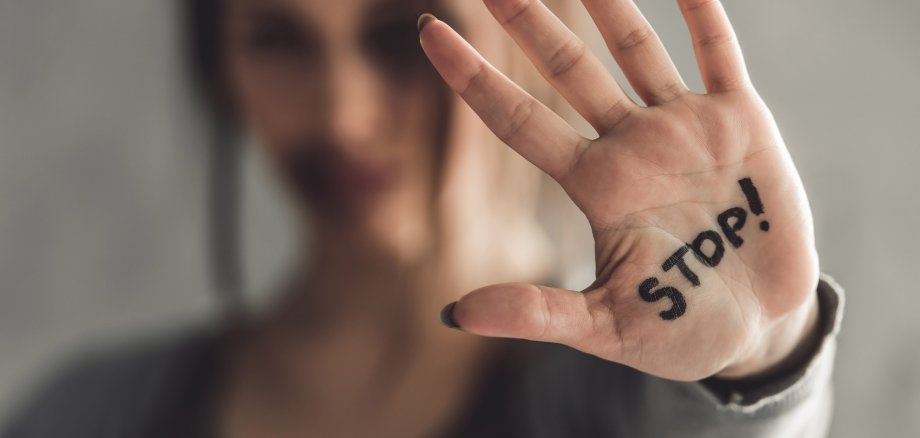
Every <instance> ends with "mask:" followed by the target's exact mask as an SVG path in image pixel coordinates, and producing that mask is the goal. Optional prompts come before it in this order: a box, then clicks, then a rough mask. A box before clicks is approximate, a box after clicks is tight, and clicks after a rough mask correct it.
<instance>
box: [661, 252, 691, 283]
mask: <svg viewBox="0 0 920 438" xmlns="http://www.w3.org/2000/svg"><path fill="white" fill-rule="evenodd" d="M689 251H690V250H689V249H688V248H687V247H686V246H682V247H680V249H678V250H677V251H675V252H674V254H671V257H668V259H667V260H665V261H664V264H662V265H661V269H664V271H665V272H667V271H670V270H671V268H673V267H674V266H677V269H679V270H680V273H681V274H684V277H686V278H687V280H688V281H690V283H691V284H693V285H694V286H699V285H700V278H699V277H697V276H696V273H695V272H693V271H691V270H690V267H689V266H687V263H685V262H684V255H685V254H687V252H689Z"/></svg>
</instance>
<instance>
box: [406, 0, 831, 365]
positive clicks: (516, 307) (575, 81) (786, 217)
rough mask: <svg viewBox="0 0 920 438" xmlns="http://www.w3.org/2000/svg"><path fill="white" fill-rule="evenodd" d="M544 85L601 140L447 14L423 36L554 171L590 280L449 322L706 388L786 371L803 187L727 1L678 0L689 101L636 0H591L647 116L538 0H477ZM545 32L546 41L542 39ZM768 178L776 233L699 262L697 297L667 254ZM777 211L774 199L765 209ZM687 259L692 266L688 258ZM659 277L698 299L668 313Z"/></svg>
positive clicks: (806, 280) (499, 300) (802, 286)
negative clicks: (714, 379) (589, 260)
mask: <svg viewBox="0 0 920 438" xmlns="http://www.w3.org/2000/svg"><path fill="white" fill-rule="evenodd" d="M485 3H486V5H487V6H488V7H489V9H490V10H491V11H492V13H493V15H494V16H495V18H496V20H497V21H498V22H499V23H502V25H503V26H504V27H505V29H506V30H507V31H508V33H509V34H510V35H511V36H512V38H514V39H515V41H516V42H517V44H518V45H519V46H520V47H521V49H522V50H523V51H524V52H525V53H527V55H528V56H529V57H530V59H531V60H532V62H533V63H534V65H535V66H536V67H537V69H538V70H540V72H541V73H542V74H543V76H544V77H545V78H546V79H547V80H548V81H549V82H550V83H551V84H552V85H553V86H554V87H555V88H556V89H557V90H558V91H559V92H560V93H561V94H562V95H563V96H564V97H565V98H566V100H567V101H568V102H569V103H570V104H572V107H573V108H575V109H576V110H577V111H578V112H579V113H580V114H581V115H582V116H583V117H584V118H585V119H586V120H587V121H588V122H589V123H591V125H592V126H593V127H594V128H595V129H596V130H597V132H598V133H599V135H598V137H597V138H595V139H586V138H583V137H581V136H580V135H578V134H577V133H576V132H575V130H574V129H573V128H572V127H570V126H569V125H568V124H567V123H566V122H565V121H563V120H562V119H561V118H560V117H559V116H557V115H556V114H554V113H553V112H551V111H550V110H548V109H547V108H546V107H545V106H543V105H542V104H540V103H539V102H538V101H536V100H535V99H533V98H532V97H531V96H529V95H527V94H526V93H524V92H523V91H521V90H520V89H519V88H517V87H516V86H515V85H514V84H513V83H511V82H510V81H508V80H507V79H506V78H505V77H504V76H502V75H501V73H500V72H498V71H497V70H496V69H494V68H493V67H491V66H490V65H489V64H488V62H487V61H485V60H484V59H483V58H482V57H481V56H479V55H478V54H477V53H476V51H475V50H474V49H473V48H472V47H471V46H469V45H468V44H467V43H465V42H464V41H463V39H462V38H461V37H460V36H459V35H457V34H456V33H454V32H453V31H452V30H451V28H450V27H449V26H448V25H447V24H445V23H444V22H441V21H432V22H429V23H428V24H427V25H426V26H425V27H424V29H423V30H422V32H421V41H422V45H423V47H424V48H425V51H426V53H427V54H428V57H429V58H430V59H431V61H432V63H433V64H434V65H435V67H436V68H437V69H438V71H439V72H440V74H441V75H442V77H443V78H444V80H445V81H446V82H447V83H448V84H449V85H450V87H451V88H452V89H454V90H455V91H457V92H458V93H459V94H460V96H461V97H463V99H464V100H465V101H466V102H467V103H468V104H469V105H470V107H471V108H472V109H473V110H474V111H476V112H477V114H479V116H480V117H481V118H482V120H483V122H485V124H486V125H488V126H489V127H490V129H492V131H493V132H495V134H496V135H497V136H498V137H499V138H501V139H502V140H503V141H505V143H507V144H508V146H510V147H511V148H513V149H514V150H516V151H517V152H518V153H520V154H521V155H522V156H524V157H525V158H526V159H527V160H529V161H530V162H532V163H533V164H534V165H535V166H537V167H539V168H540V169H542V170H543V171H544V172H546V173H547V174H549V175H550V176H551V177H553V178H554V179H555V180H556V181H557V182H558V183H559V184H560V185H561V186H562V188H563V189H564V190H565V191H566V192H567V193H568V194H569V196H570V197H571V198H572V200H573V201H574V202H575V204H576V205H578V207H579V208H580V209H581V210H582V212H584V214H585V216H586V217H587V219H588V222H589V223H590V224H591V228H592V231H593V233H594V239H595V254H596V259H595V260H596V263H597V274H598V275H597V281H595V283H594V284H593V285H592V286H591V287H589V288H588V289H587V290H586V291H585V293H578V292H574V291H567V290H560V289H553V288H549V287H544V286H538V285H531V284H520V283H517V284H501V285H494V286H489V287H485V288H482V289H478V290H476V291H473V292H471V293H470V294H468V295H466V296H464V297H463V298H462V299H461V300H460V301H459V303H457V304H456V306H455V308H454V319H455V321H456V322H457V323H458V324H459V325H460V326H461V327H462V328H463V329H464V330H465V331H467V332H469V333H473V334H478V335H483V336H500V337H511V338H524V339H532V340H538V341H546V342H558V343H562V344H566V345H569V346H571V347H574V348H576V349H579V350H581V351H584V352H587V353H590V354H594V355H597V356H599V357H601V358H604V359H607V360H611V361H614V362H619V363H623V364H626V365H629V366H631V367H634V368H636V369H639V370H641V371H645V372H647V373H650V374H654V375H657V376H661V377H665V378H671V379H677V380H698V379H702V378H705V377H709V376H713V375H715V376H718V377H729V378H755V377H762V376H765V375H770V374H771V373H776V372H778V371H779V370H781V369H783V367H785V366H788V363H789V361H790V360H791V359H793V358H796V357H797V356H799V355H800V354H801V350H802V349H803V348H805V347H804V346H806V345H809V342H810V340H811V338H812V336H813V333H814V327H815V321H816V315H817V304H816V300H817V299H816V296H815V293H814V290H815V287H816V285H817V282H818V257H817V253H816V251H815V245H814V231H813V225H812V217H811V211H810V208H809V206H808V201H807V199H806V196H805V191H804V188H803V186H802V183H801V179H800V178H799V176H798V173H797V172H796V169H795V166H794V165H793V163H792V160H791V158H790V156H789V153H788V151H787V149H786V146H785V144H784V143H783V140H782V137H781V136H780V133H779V130H778V129H777V126H776V123H775V122H774V120H773V117H772V116H771V114H770V112H769V110H768V109H767V108H766V106H765V105H764V103H763V101H762V100H761V98H760V97H759V96H758V95H757V93H756V91H755V90H754V88H753V86H752V84H751V82H750V78H749V76H748V74H747V71H746V69H745V65H744V60H743V58H742V55H741V50H740V47H739V45H738V42H737V40H736V38H735V34H734V31H733V30H732V28H731V25H730V23H729V21H728V18H727V16H726V14H725V11H724V9H723V7H722V5H721V3H720V2H718V1H714V0H679V1H678V4H679V5H680V8H681V10H682V11H683V15H684V18H685V20H686V22H687V24H688V27H689V29H690V35H691V38H692V39H693V43H694V48H695V52H696V57H697V61H698V64H699V67H700V73H701V75H702V77H703V82H704V83H705V85H706V93H704V94H697V93H693V92H690V91H689V90H688V89H687V87H686V86H685V85H684V83H683V81H682V80H681V78H680V76H679V74H678V73H677V70H676V69H675V68H674V65H673V63H672V62H671V60H670V58H669V57H668V55H667V53H666V51H665V49H664V47H663V46H662V45H661V42H660V40H659V39H658V37H657V36H656V35H655V33H654V31H653V30H652V29H651V27H650V26H649V24H648V22H647V21H646V20H645V19H644V18H643V17H642V15H641V13H640V12H639V10H638V9H637V7H636V6H635V4H634V3H633V2H631V1H627V0H583V3H584V5H585V7H586V8H587V9H588V11H589V12H590V14H591V15H592V17H593V18H594V21H595V23H596V24H597V25H598V28H599V29H600V31H601V33H602V34H603V36H604V39H605V40H606V42H607V45H608V47H609V48H610V50H611V53H612V54H613V56H614V58H615V59H616V60H617V62H618V64H619V65H620V68H621V69H622V70H623V72H624V73H625V75H626V77H627V78H628V79H629V82H630V84H631V85H632V87H633V88H634V89H635V90H636V92H637V94H638V95H639V96H640V97H641V98H642V100H643V101H644V103H645V104H646V106H645V107H641V106H639V105H637V104H636V103H635V102H633V101H632V100H630V99H629V97H628V96H627V95H626V94H625V93H624V92H623V91H622V89H621V88H620V87H619V86H618V85H617V83H616V81H615V80H614V79H613V78H612V76H610V74H609V73H608V72H607V71H605V70H604V68H603V66H602V65H601V63H600V62H599V61H598V60H597V58H595V57H594V55H593V54H591V53H589V52H588V51H587V50H586V49H585V48H584V43H582V42H581V41H580V40H579V39H578V38H577V37H576V36H574V35H573V34H572V33H571V32H570V31H569V30H568V29H566V28H565V26H564V25H563V24H562V23H561V22H560V21H559V20H558V19H556V17H554V16H553V15H552V13H551V12H550V11H549V10H548V9H546V8H545V7H544V6H543V5H542V4H541V3H540V2H537V1H530V0H485ZM538 29H539V32H538V31H537V30H538ZM745 177H750V178H752V180H753V181H755V183H756V184H757V185H758V187H759V189H760V196H761V198H762V200H763V203H764V205H766V206H767V208H768V209H769V210H768V211H769V213H768V214H767V216H765V217H766V218H768V219H769V222H770V230H771V231H770V232H769V233H761V232H759V231H753V232H754V233H760V234H759V235H758V234H754V235H751V234H750V233H752V231H751V230H755V225H749V226H748V228H747V231H746V233H743V235H744V236H745V238H748V239H749V241H748V242H747V243H746V244H745V245H744V246H742V247H740V248H738V249H736V250H735V249H732V250H728V251H727V252H726V254H725V257H724V259H723V260H722V262H721V264H720V265H719V266H718V268H716V269H706V268H702V269H700V268H698V267H699V266H700V265H699V264H696V265H694V266H696V267H697V269H696V271H697V273H698V275H699V276H700V280H701V287H699V288H692V287H690V286H689V284H688V283H686V280H684V279H683V278H682V277H681V275H680V274H679V273H678V272H677V270H676V269H675V270H673V271H671V272H670V273H668V274H667V275H663V273H662V272H661V271H660V265H661V263H662V261H663V260H664V259H666V258H667V257H668V256H670V254H672V253H673V252H674V250H675V249H677V248H679V247H680V246H682V245H684V242H688V241H691V240H692V239H693V237H694V236H696V235H697V233H699V232H700V231H703V230H707V229H716V230H718V229H719V228H718V225H717V224H716V221H715V218H716V217H717V216H718V214H719V213H720V212H722V211H724V210H726V209H728V208H730V207H733V206H739V205H740V206H746V205H747V204H746V201H745V198H744V195H743V193H742V192H741V191H740V190H739V189H738V185H737V183H736V181H738V180H739V179H741V178H745ZM771 206H775V207H772V208H771ZM688 263H691V264H693V263H695V261H693V260H692V257H691V260H690V261H689V262H688ZM652 275H657V276H659V278H662V279H666V282H667V283H669V284H673V285H681V286H682V289H683V290H685V291H688V294H687V296H688V298H687V300H688V310H687V313H686V314H685V315H683V316H682V317H680V318H679V319H676V320H673V321H662V320H661V319H660V318H658V317H657V314H658V312H660V311H662V310H666V309H667V308H669V303H667V300H663V301H659V302H658V303H656V304H649V303H647V302H645V301H643V300H641V299H639V297H638V294H637V286H638V285H639V284H640V283H641V282H642V281H643V280H644V279H646V278H648V277H649V276H652Z"/></svg>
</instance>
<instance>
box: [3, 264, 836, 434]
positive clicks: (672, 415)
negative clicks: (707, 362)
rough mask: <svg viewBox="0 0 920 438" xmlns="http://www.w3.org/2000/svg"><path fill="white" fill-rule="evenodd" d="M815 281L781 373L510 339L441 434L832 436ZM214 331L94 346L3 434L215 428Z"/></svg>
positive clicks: (823, 322) (826, 336)
mask: <svg viewBox="0 0 920 438" xmlns="http://www.w3.org/2000/svg"><path fill="white" fill-rule="evenodd" d="M817 293H818V298H819V306H820V329H821V333H822V335H823V339H822V342H821V345H820V347H819V348H818V349H817V350H816V351H815V353H814V355H813V357H812V358H811V359H810V361H808V363H806V364H805V365H804V366H803V367H801V368H800V369H797V370H794V372H792V373H789V374H787V375H785V376H782V377H781V378H777V379H775V380H773V381H770V382H764V383H762V384H760V385H759V386H756V387H748V388H744V390H743V391H740V390H738V389H737V388H732V387H731V386H726V385H724V382H718V381H712V380H709V381H701V382H674V381H669V380H664V379H660V378H656V377H652V376H649V375H647V374H643V373H641V372H639V371H636V370H634V369H631V368H628V367H625V366H622V365H619V364H615V363H612V362H608V361H605V360H602V359H599V358H596V357H594V356H590V355H586V354H583V353H580V352H578V351H575V350H572V349H570V348H567V347H564V346H560V345H555V344H541V343H534V342H528V341H517V340H508V341H507V342H506V346H505V347H506V348H503V349H502V354H500V355H499V356H498V357H497V358H496V359H495V360H494V361H493V362H494V363H492V364H491V366H490V367H489V370H490V371H489V372H488V373H486V374H485V375H484V376H483V379H482V380H481V381H480V385H479V387H478V393H477V394H476V396H475V397H473V399H472V402H471V403H469V406H467V408H466V409H465V410H464V411H463V412H462V413H461V414H460V415H458V416H457V417H456V418H455V419H454V420H453V422H451V424H448V425H446V426H445V428H444V430H443V431H442V432H441V433H439V434H437V436H439V437H533V438H541V437H547V438H549V437H554V438H555V437H656V438H659V437H661V438H665V437H753V438H757V437H783V438H792V437H821V436H825V435H826V433H827V428H828V424H829V421H830V417H831V406H832V388H831V380H830V377H831V371H832V368H833V361H834V350H835V337H836V334H837V331H838V329H839V326H840V321H841V317H842V312H843V291H842V289H841V288H840V287H839V286H838V285H837V284H836V283H834V281H833V280H832V279H831V278H829V277H826V276H825V277H822V279H821V282H820V284H819V286H818V290H817ZM218 333H219V332H216V331H213V330H196V331H191V332H186V333H184V334H182V335H180V336H168V337H161V338H159V339H157V340H156V341H154V342H147V343H144V344H142V345H140V346H138V347H136V348H133V349H132V350H130V351H127V350H124V349H118V350H117V352H110V353H97V354H90V355H87V357H86V358H85V359H84V360H81V361H78V362H77V363H76V364H74V365H72V366H70V367H68V368H67V369H66V370H65V371H64V372H63V373H60V374H59V375H58V376H57V377H56V378H55V379H52V380H51V381H50V382H49V384H47V385H46V386H45V388H44V389H43V390H41V391H39V392H37V395H36V397H34V398H33V399H32V400H31V402H30V403H28V404H25V405H23V409H22V410H20V411H19V412H18V413H17V414H16V415H14V416H13V417H12V418H11V419H10V420H11V421H8V422H7V426H6V427H5V429H2V432H0V438H38V437H42V438H56V437H69V438H84V437H86V438H89V437H93V438H105V437H120V438H122V437H212V436H216V433H214V430H215V428H214V424H213V422H212V420H213V418H214V415H213V412H212V410H213V407H214V401H215V399H216V395H215V393H216V391H217V389H218V387H219V381H220V379H219V375H220V366H219V365H220V360H219V353H218V352H219V350H220V349H219V344H220V342H219V339H220V336H219V335H218ZM113 351H114V350H113Z"/></svg>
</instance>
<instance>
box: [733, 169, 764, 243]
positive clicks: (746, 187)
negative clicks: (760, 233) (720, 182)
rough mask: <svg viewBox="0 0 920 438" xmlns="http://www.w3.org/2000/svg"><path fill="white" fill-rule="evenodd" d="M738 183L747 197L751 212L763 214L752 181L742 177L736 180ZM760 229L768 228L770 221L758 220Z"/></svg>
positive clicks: (761, 203) (758, 195) (761, 205)
mask: <svg viewBox="0 0 920 438" xmlns="http://www.w3.org/2000/svg"><path fill="white" fill-rule="evenodd" d="M738 184H740V185H741V191H742V192H744V196H745V197H747V200H748V205H749V206H750V207H751V213H754V214H755V215H756V216H760V215H761V214H763V202H760V194H758V193H757V187H754V182H753V181H751V179H750V178H744V179H742V180H739V181H738ZM760 229H761V230H764V231H769V230H770V223H769V222H767V221H760Z"/></svg>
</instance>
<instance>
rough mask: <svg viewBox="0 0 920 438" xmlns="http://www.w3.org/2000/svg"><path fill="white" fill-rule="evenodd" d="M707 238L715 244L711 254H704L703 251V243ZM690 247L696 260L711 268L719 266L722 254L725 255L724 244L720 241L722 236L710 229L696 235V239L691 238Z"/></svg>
mask: <svg viewBox="0 0 920 438" xmlns="http://www.w3.org/2000/svg"><path fill="white" fill-rule="evenodd" d="M707 240H708V241H710V242H712V244H713V245H715V250H713V252H712V255H706V254H705V253H704V252H703V243H704V242H706V241H707ZM692 248H693V253H694V254H696V258H697V260H699V261H700V262H701V263H702V264H704V265H706V266H709V267H711V268H715V267H716V266H719V263H721V262H722V256H723V255H725V244H723V243H722V236H720V235H719V233H717V232H715V231H712V230H707V231H703V232H702V233H700V234H699V235H698V236H696V239H694V240H693V245H692Z"/></svg>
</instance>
